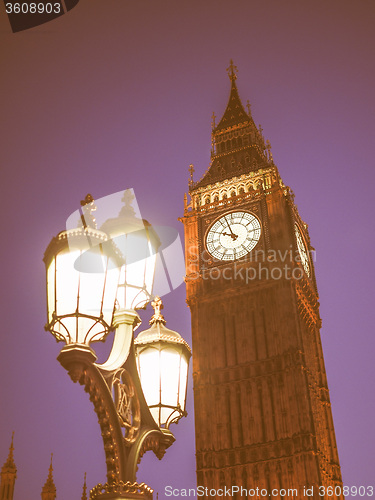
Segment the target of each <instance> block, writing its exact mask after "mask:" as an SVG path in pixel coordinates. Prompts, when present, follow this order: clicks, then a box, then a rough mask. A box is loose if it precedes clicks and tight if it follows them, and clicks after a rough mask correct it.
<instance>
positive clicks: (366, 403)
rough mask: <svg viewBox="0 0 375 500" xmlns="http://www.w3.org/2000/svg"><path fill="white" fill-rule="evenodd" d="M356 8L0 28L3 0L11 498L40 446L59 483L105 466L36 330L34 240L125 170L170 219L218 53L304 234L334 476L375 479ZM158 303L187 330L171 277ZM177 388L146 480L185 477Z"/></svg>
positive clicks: (35, 483)
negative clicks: (265, 142)
mask: <svg viewBox="0 0 375 500" xmlns="http://www.w3.org/2000/svg"><path fill="white" fill-rule="evenodd" d="M374 14H375V3H374V2H373V0H357V1H355V0H321V1H320V0H296V1H290V0H274V1H272V0H264V1H261V0H257V1H254V0H235V1H230V0H225V1H222V0H215V1H212V0H204V1H195V0H194V1H191V0H190V1H189V2H187V1H184V2H183V1H176V0H174V1H164V0H158V1H155V2H146V1H136V0H132V1H130V0H81V1H80V3H79V5H78V6H77V7H75V8H74V9H73V10H72V11H71V12H70V13H69V14H67V15H64V16H62V17H61V18H59V19H57V20H55V21H53V22H50V23H48V24H45V25H42V26H40V27H37V28H34V29H31V30H29V31H25V32H21V33H18V34H13V33H12V32H11V30H10V27H9V23H8V20H7V19H6V17H5V14H4V6H3V4H1V6H0V74H1V84H0V85H1V93H0V99H1V104H0V113H1V115H0V120H1V122H0V127H1V133H0V137H1V139H0V141H1V146H0V152H1V204H2V211H1V213H2V240H1V241H2V244H1V252H2V259H1V261H2V263H3V264H2V272H1V284H2V287H1V288H2V300H1V310H2V312H1V344H0V346H1V347H0V380H1V389H0V390H1V393H0V395H1V406H0V466H1V465H2V463H3V462H4V461H5V459H6V456H7V453H8V447H9V444H10V438H11V432H12V431H13V430H15V460H16V464H17V468H18V479H17V483H16V488H15V500H20V499H21V498H29V499H30V500H33V499H38V498H40V491H41V488H42V485H43V484H44V482H45V480H46V477H47V472H48V466H49V460H50V453H51V452H53V453H54V477H55V483H56V486H57V498H58V500H63V499H72V500H73V499H79V498H80V495H81V491H82V481H83V474H84V472H85V471H87V481H88V486H89V487H90V488H92V487H93V486H94V485H96V484H97V483H98V482H104V481H105V463H104V452H103V451H102V441H101V436H100V431H99V426H98V424H97V419H96V415H95V413H94V411H93V409H92V406H91V403H90V402H89V400H88V396H87V394H86V393H85V392H84V391H83V388H82V387H81V386H78V385H75V384H73V383H72V382H71V380H70V379H69V377H68V375H67V373H66V372H65V371H64V369H63V368H62V367H61V366H60V365H59V363H58V362H57V361H56V357H57V355H58V353H59V351H60V348H61V347H62V346H63V344H56V342H55V341H54V339H53V338H52V336H51V335H50V334H47V333H45V332H44V330H43V326H44V324H45V322H46V312H45V311H46V304H45V290H44V286H45V284H44V283H45V278H44V265H43V262H42V257H43V253H44V250H45V248H46V246H47V244H48V243H49V241H50V239H51V237H52V236H54V235H55V234H57V233H58V232H59V231H60V230H62V229H64V225H65V220H66V218H67V217H68V216H69V215H70V214H71V213H72V212H73V211H74V210H76V209H77V208H78V203H79V201H80V200H81V199H82V198H83V197H84V196H85V195H86V194H87V193H88V192H91V193H92V194H93V196H94V197H96V198H99V197H102V196H105V195H108V194H111V193H113V192H117V191H118V190H120V189H126V188H134V190H135V193H136V196H137V200H138V202H139V205H140V208H141V211H142V215H143V216H144V217H145V218H147V219H149V220H150V221H151V222H152V223H154V224H159V225H168V226H174V227H176V228H177V229H178V230H179V231H180V232H181V234H182V225H181V224H180V223H179V222H178V221H177V217H179V216H181V215H182V213H183V195H184V192H185V191H186V190H187V180H188V170H187V168H188V165H189V163H194V165H195V168H196V173H195V178H196V179H197V178H199V177H200V176H201V175H202V174H203V172H204V171H205V169H206V168H207V166H208V163H209V152H210V131H211V128H210V123H211V115H212V111H215V112H216V115H217V116H218V117H220V116H221V114H222V113H223V111H224V109H225V106H226V103H227V99H228V94H229V88H230V85H229V79H228V77H227V74H226V71H225V70H226V68H227V66H228V64H229V60H230V59H231V58H233V60H234V62H235V64H236V65H237V67H238V69H239V73H238V80H237V83H238V89H239V93H240V96H241V98H242V101H243V103H244V104H245V103H246V100H247V99H250V102H251V104H252V114H253V117H254V120H255V122H256V123H261V124H262V127H263V130H264V135H265V138H266V139H270V141H271V144H272V152H273V156H274V160H275V163H276V164H277V165H278V167H279V170H280V173H281V176H282V177H283V179H284V181H285V182H286V184H288V185H290V186H291V187H292V188H293V190H294V192H295V194H296V199H295V201H296V203H297V206H298V208H299V211H300V214H301V216H302V218H303V219H304V220H305V221H306V222H307V223H308V224H309V230H310V236H311V239H312V244H313V246H314V247H315V248H316V251H317V262H316V273H317V281H318V289H319V293H320V302H321V316H322V319H323V328H322V331H321V335H322V342H323V348H324V355H325V363H326V369H327V375H328V382H329V388H330V394H331V401H332V408H333V417H334V423H335V430H336V438H337V443H338V449H339V455H340V461H341V468H342V475H343V480H344V484H346V485H349V486H351V485H357V486H358V485H365V486H367V485H370V484H374V472H373V471H374V449H375V439H374V434H375V433H374V423H373V422H374V416H375V415H374V414H375V411H374V410H375V399H374V372H375V368H374V366H375V365H374V362H373V352H374V348H375V340H374V313H373V311H374V303H373V302H374V258H373V255H374V251H373V245H374V243H375V237H374V222H373V213H374V208H373V199H374V189H375V182H374V180H375V175H374V159H373V156H374V155H373V149H374V147H373V142H374V141H373V136H374V116H375V113H374V88H375V67H374V60H375V58H374V48H375V30H374V25H375V19H374V18H375V15H374ZM164 313H165V317H166V319H167V326H168V327H169V328H172V329H174V330H178V331H179V332H180V333H181V334H182V335H183V336H184V338H185V339H186V340H187V341H188V342H191V333H190V314H189V310H188V309H187V307H186V304H185V290H184V287H183V286H180V287H179V288H178V289H177V290H175V291H174V292H173V293H171V294H169V295H168V296H166V297H165V309H164ZM150 316H151V312H150V308H148V310H147V311H146V314H145V315H143V317H144V318H145V321H144V323H143V325H142V326H141V329H142V328H143V329H146V328H147V325H148V319H149V317H150ZM192 403H193V401H192V386H191V385H190V388H189V401H188V411H189V416H188V418H186V419H183V420H182V421H181V422H180V423H179V425H178V426H174V428H173V429H172V430H173V431H174V432H175V435H176V438H177V442H176V443H175V444H174V445H173V446H172V448H171V449H170V450H168V451H167V454H166V457H165V458H164V459H163V461H161V462H159V461H158V460H157V459H156V458H155V457H154V456H153V455H152V454H151V453H148V454H146V456H145V457H144V458H143V461H142V464H141V467H140V470H139V473H138V480H139V482H142V481H145V482H146V483H148V484H149V485H150V486H151V487H153V488H154V489H155V491H159V499H160V500H161V499H163V498H164V487H165V486H166V485H174V486H175V487H177V488H183V487H186V488H187V487H189V486H192V485H194V484H195V457H194V430H193V429H194V422H193V408H192ZM155 498H156V495H155Z"/></svg>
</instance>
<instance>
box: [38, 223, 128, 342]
mask: <svg viewBox="0 0 375 500" xmlns="http://www.w3.org/2000/svg"><path fill="white" fill-rule="evenodd" d="M44 262H45V265H46V271H47V325H46V327H45V328H46V330H49V331H50V332H51V333H52V334H53V335H54V336H55V338H56V340H58V341H65V342H66V344H84V345H87V346H88V345H89V344H90V343H91V342H95V341H99V340H104V338H105V336H106V335H107V334H108V332H109V330H110V325H111V323H112V318H113V311H114V305H115V299H116V292H117V285H118V279H119V272H120V266H121V262H120V257H119V256H118V254H116V252H115V249H114V248H113V245H112V243H111V242H110V241H108V237H107V235H106V234H105V233H104V232H102V231H99V230H97V229H94V228H90V227H81V228H77V229H71V230H69V231H62V232H61V233H59V234H58V235H57V237H55V238H53V239H52V241H51V242H50V244H49V245H48V247H47V250H46V252H45V255H44Z"/></svg>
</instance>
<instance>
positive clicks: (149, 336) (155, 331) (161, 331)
mask: <svg viewBox="0 0 375 500" xmlns="http://www.w3.org/2000/svg"><path fill="white" fill-rule="evenodd" d="M151 305H152V307H153V308H154V314H153V316H152V317H151V319H150V325H151V328H149V329H148V330H145V331H143V332H141V333H139V334H138V336H137V338H136V339H135V340H134V343H135V344H136V345H139V346H141V345H145V344H152V343H156V342H165V343H170V344H181V345H184V346H185V347H186V349H187V351H188V353H189V357H190V355H191V349H190V347H189V344H188V343H187V342H186V341H185V340H184V339H183V338H182V337H181V335H180V334H179V333H178V332H175V331H174V330H170V329H169V328H167V327H166V326H165V325H166V323H167V322H166V320H165V318H164V316H163V315H162V314H161V310H162V309H163V308H164V306H163V302H162V300H161V298H160V297H158V296H156V297H155V299H154V300H153V302H152V303H151Z"/></svg>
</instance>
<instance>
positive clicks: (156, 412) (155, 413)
mask: <svg viewBox="0 0 375 500" xmlns="http://www.w3.org/2000/svg"><path fill="white" fill-rule="evenodd" d="M150 413H151V415H152V416H153V418H154V420H155V422H156V423H157V424H158V426H159V427H160V425H161V423H160V408H159V407H157V408H150Z"/></svg>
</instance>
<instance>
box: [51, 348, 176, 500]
mask: <svg viewBox="0 0 375 500" xmlns="http://www.w3.org/2000/svg"><path fill="white" fill-rule="evenodd" d="M57 359H58V361H59V362H60V363H61V365H62V366H63V367H64V368H65V369H66V370H67V371H68V374H69V376H70V377H71V379H72V380H73V382H79V383H80V384H81V385H83V386H84V388H85V391H86V392H87V393H88V394H89V396H90V401H91V402H92V403H93V405H94V410H95V412H96V414H97V416H98V421H99V425H100V430H101V433H102V437H103V444H104V451H105V457H106V464H107V483H106V484H107V486H106V485H104V486H102V485H98V486H97V487H96V489H95V488H94V490H93V491H94V492H95V494H94V496H91V498H98V497H99V496H100V495H101V497H102V498H103V499H104V498H115V497H112V496H111V495H110V496H108V495H107V493H111V492H112V490H113V489H114V490H116V492H117V490H119V492H120V490H121V491H124V492H125V490H126V488H128V487H129V488H130V487H131V488H130V489H131V491H132V492H133V493H134V495H136V496H134V497H132V496H129V492H130V490H129V491H127V492H126V494H127V495H128V496H121V495H117V497H116V498H138V497H142V498H152V490H150V489H149V488H148V487H147V486H145V485H143V486H144V488H143V486H142V485H138V484H137V483H136V482H135V481H136V471H137V465H138V463H139V462H140V460H141V457H142V456H143V454H144V453H145V452H146V451H148V450H152V451H153V452H154V453H155V454H156V456H157V457H158V458H159V459H161V458H162V456H163V455H164V453H165V450H166V449H167V448H168V447H169V446H170V445H171V444H172V443H173V442H174V440H175V438H174V436H173V434H172V433H171V432H170V431H164V430H161V429H160V428H159V427H158V426H157V424H156V422H155V420H154V419H153V417H152V415H151V413H150V410H149V408H148V406H147V404H146V401H145V398H144V395H143V392H142V387H141V383H140V380H139V376H138V371H137V367H136V363H135V354H134V347H133V343H132V345H131V348H130V352H129V356H128V359H127V361H126V362H125V363H124V365H123V366H122V367H121V368H118V369H116V370H114V371H113V372H108V371H106V370H102V369H100V367H99V366H97V365H96V364H95V361H96V355H95V353H94V351H93V350H92V349H91V348H90V347H87V346H82V345H77V344H71V345H67V346H65V347H64V348H63V349H62V351H61V352H60V354H59V356H58V358H57ZM141 486H142V487H141ZM103 488H104V490H103ZM108 488H109V489H108ZM124 488H125V489H124ZM134 488H135V489H134ZM137 488H138V490H137ZM139 488H141V489H140V490H139ZM145 488H146V489H145ZM109 490H111V492H110V491H109ZM114 490H113V491H114ZM133 490H134V491H133ZM136 490H137V491H136ZM150 491H151V497H150V496H149V495H150ZM102 493H103V494H102ZM133 493H132V494H133ZM124 495H125V493H124ZM137 495H138V496H137Z"/></svg>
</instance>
